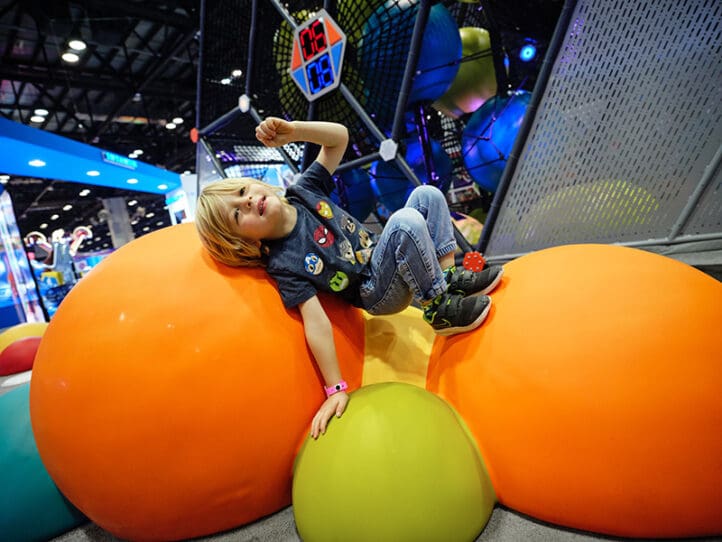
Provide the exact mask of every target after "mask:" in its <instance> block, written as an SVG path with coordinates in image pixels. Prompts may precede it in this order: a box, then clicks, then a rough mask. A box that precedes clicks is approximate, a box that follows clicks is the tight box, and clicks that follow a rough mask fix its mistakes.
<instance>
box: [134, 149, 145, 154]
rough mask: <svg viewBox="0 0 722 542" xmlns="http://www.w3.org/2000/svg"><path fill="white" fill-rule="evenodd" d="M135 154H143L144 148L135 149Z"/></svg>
mask: <svg viewBox="0 0 722 542" xmlns="http://www.w3.org/2000/svg"><path fill="white" fill-rule="evenodd" d="M133 154H136V155H138V156H140V155H141V154H143V149H135V150H134V151H133Z"/></svg>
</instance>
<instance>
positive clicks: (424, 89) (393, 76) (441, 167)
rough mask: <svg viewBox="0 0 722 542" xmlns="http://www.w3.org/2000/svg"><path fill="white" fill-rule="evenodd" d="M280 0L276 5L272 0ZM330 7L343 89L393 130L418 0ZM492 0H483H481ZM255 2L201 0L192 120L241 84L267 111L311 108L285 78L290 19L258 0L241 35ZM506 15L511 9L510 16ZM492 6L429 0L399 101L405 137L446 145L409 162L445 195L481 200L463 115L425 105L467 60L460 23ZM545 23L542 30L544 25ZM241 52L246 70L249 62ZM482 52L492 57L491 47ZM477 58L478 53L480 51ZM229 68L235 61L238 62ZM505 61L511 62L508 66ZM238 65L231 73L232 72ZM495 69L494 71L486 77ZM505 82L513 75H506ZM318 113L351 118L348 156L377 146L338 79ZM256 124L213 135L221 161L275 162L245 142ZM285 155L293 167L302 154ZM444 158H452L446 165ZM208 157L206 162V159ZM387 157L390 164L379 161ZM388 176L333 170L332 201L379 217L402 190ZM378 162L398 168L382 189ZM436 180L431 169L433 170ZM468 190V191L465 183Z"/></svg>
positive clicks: (218, 111)
mask: <svg viewBox="0 0 722 542" xmlns="http://www.w3.org/2000/svg"><path fill="white" fill-rule="evenodd" d="M279 4H280V3H279ZM282 4H283V7H284V9H285V11H286V13H287V15H288V16H289V17H291V18H292V19H293V20H294V21H295V23H296V24H301V23H303V22H304V21H306V20H307V19H308V18H309V17H311V16H313V15H314V14H315V13H316V12H317V11H318V10H320V9H321V8H322V7H323V2H322V1H321V0H316V1H308V0H288V1H284V2H283V3H282ZM332 4H335V5H332V6H331V7H330V8H329V9H328V11H329V12H330V14H331V16H332V17H333V18H334V20H335V21H336V22H337V23H338V25H339V26H340V27H341V28H342V29H343V31H344V32H345V34H346V36H347V44H346V51H345V54H344V60H343V69H342V83H343V85H345V86H346V88H348V90H349V91H350V93H351V94H352V95H353V96H354V97H355V99H356V101H357V102H358V103H359V104H360V105H361V106H362V107H363V109H364V111H366V113H367V115H368V116H369V117H370V118H371V119H372V120H373V121H374V123H375V124H376V126H377V127H378V128H379V129H380V130H381V131H382V132H383V133H384V134H386V136H388V135H390V133H391V129H392V124H393V120H394V115H395V111H396V107H397V101H398V96H399V91H400V89H401V84H402V79H403V75H404V70H405V67H406V60H407V57H408V55H409V50H410V45H411V37H412V33H413V28H414V23H415V20H416V15H417V11H418V1H417V0H386V1H384V0H339V1H337V2H335V3H333V2H332ZM492 4H494V3H492ZM487 5H488V3H487ZM252 8H253V2H252V1H251V0H206V2H205V12H204V24H203V29H202V45H203V46H202V55H203V56H202V62H201V75H200V82H199V90H200V92H199V106H198V111H199V125H200V126H201V127H203V126H206V125H208V124H210V123H211V122H213V121H214V120H216V119H218V118H219V117H221V116H222V115H224V114H225V113H227V112H228V111H230V110H232V109H233V108H234V107H237V104H238V98H239V96H240V95H242V94H244V93H246V92H247V91H248V94H249V96H250V97H251V103H252V105H253V107H254V108H255V109H256V110H257V111H258V113H259V114H260V115H261V116H263V117H265V116H271V115H276V116H282V117H284V118H287V119H289V120H291V119H306V118H309V113H310V108H309V103H308V101H307V100H306V98H305V96H304V95H303V93H302V92H301V91H300V90H299V89H298V87H297V86H296V84H295V83H294V82H293V80H292V79H291V76H290V73H289V70H288V67H289V64H290V58H291V53H292V40H293V29H292V27H291V25H290V24H289V23H288V22H287V21H286V20H285V18H284V16H283V15H282V14H281V13H280V12H279V11H278V8H277V7H276V5H274V3H273V2H271V1H270V0H259V1H258V2H257V15H258V17H257V20H258V27H257V31H256V34H255V40H254V41H253V43H249V33H250V30H251V29H250V25H251V11H252ZM496 9H497V10H501V11H503V16H504V17H507V18H508V17H509V16H510V15H513V14H510V12H509V8H508V7H505V6H504V5H502V3H499V6H497V7H496ZM512 18H513V17H512ZM488 26H489V14H488V12H487V11H485V10H484V9H482V4H481V3H479V4H470V3H464V2H458V1H456V0H445V1H443V2H435V3H434V4H433V5H432V7H431V11H430V14H429V21H428V23H427V32H426V33H425V35H424V39H423V45H422V51H421V53H420V55H419V64H418V65H417V70H416V74H415V79H414V84H413V86H412V89H411V93H410V96H409V100H408V102H409V103H408V104H407V107H406V115H405V119H406V122H405V126H404V129H403V130H402V138H401V139H402V146H401V149H402V151H401V152H403V151H404V149H406V148H408V149H409V152H413V148H414V147H420V148H423V149H426V150H427V151H428V150H430V149H432V148H433V149H437V147H439V148H441V149H443V153H444V154H445V156H440V155H438V151H436V150H435V152H434V153H433V154H434V155H435V156H438V158H439V159H440V161H441V162H443V163H436V162H437V160H436V159H435V158H433V157H432V159H431V160H423V159H422V160H420V161H417V162H418V164H417V165H416V166H413V164H412V167H413V169H414V171H415V172H416V173H417V176H418V177H419V178H420V179H421V181H422V182H433V183H434V184H437V185H438V186H440V187H441V188H442V189H446V188H449V187H450V188H451V189H452V190H453V191H454V192H455V193H456V196H454V197H450V198H449V199H450V201H451V202H452V204H453V203H454V202H455V201H459V199H460V198H459V195H458V194H462V196H461V200H464V199H469V198H475V199H476V200H479V199H480V196H481V199H482V200H483V201H484V202H485V203H488V199H489V198H488V197H487V198H486V199H484V196H488V194H483V193H482V194H480V192H483V191H480V190H479V189H478V187H477V186H476V185H475V184H474V183H473V182H472V180H471V177H470V176H469V175H468V173H467V171H466V169H465V167H464V163H463V159H462V157H461V145H460V140H461V134H462V131H463V129H464V127H465V124H466V121H467V120H468V115H464V114H462V115H460V116H458V117H456V118H452V117H449V116H447V115H445V114H442V113H441V112H440V111H439V110H438V109H437V108H435V107H434V106H433V105H432V104H433V103H434V101H435V100H437V99H438V98H440V97H441V96H442V95H443V94H444V92H445V91H446V90H447V88H448V87H449V85H450V84H451V83H452V81H453V80H454V78H455V76H456V74H457V72H458V70H459V66H460V64H461V62H463V61H468V60H470V58H466V59H464V58H463V55H462V45H461V40H460V38H459V29H460V28H463V27H477V28H488ZM551 30H553V28H552V29H550V30H549V32H551ZM249 50H250V51H251V52H252V57H253V68H252V70H251V73H247V71H248V56H249ZM481 54H482V55H490V54H491V50H490V48H489V50H486V51H483V52H482V53H481ZM476 57H477V58H478V57H479V53H478V52H477V53H476ZM234 70H239V71H236V72H234ZM512 71H513V70H512ZM234 73H235V75H234ZM492 78H493V75H492ZM512 83H513V82H512ZM314 108H315V112H314V113H315V118H317V119H319V120H328V121H336V122H341V123H343V124H345V125H346V126H347V127H348V128H349V133H350V136H351V141H350V144H349V149H348V151H347V155H346V157H345V159H346V160H354V159H357V158H362V157H365V156H368V155H370V154H372V153H374V152H376V151H378V148H379V141H378V139H377V138H376V137H374V135H373V133H374V131H373V130H371V129H369V127H367V126H366V125H365V124H364V122H363V121H362V119H361V118H360V117H359V115H358V114H357V113H356V112H355V111H354V109H353V108H352V107H351V105H350V104H349V103H348V102H347V101H346V99H345V98H344V96H343V95H342V93H341V92H340V90H339V89H337V90H334V91H332V92H330V93H329V94H327V95H325V96H323V97H321V98H319V99H318V100H316V102H315V106H314ZM255 126H256V123H255V121H254V120H253V118H252V117H251V116H250V115H243V114H241V115H238V116H237V117H236V118H235V119H234V120H232V121H231V122H228V123H227V124H226V125H225V126H223V127H222V128H220V129H219V130H218V131H217V132H215V133H214V134H213V135H211V136H208V137H207V144H208V145H209V147H210V148H212V149H213V152H214V153H215V154H216V157H217V158H218V159H219V160H220V162H221V165H222V167H223V168H224V170H229V169H230V168H234V169H233V171H238V167H236V166H239V165H243V166H244V168H245V169H243V171H246V172H251V173H246V174H249V175H250V174H253V173H258V172H261V171H262V170H263V165H262V163H263V162H264V161H266V160H267V161H268V163H280V162H282V157H281V155H280V153H276V154H270V155H269V154H264V153H254V152H252V148H253V147H257V146H259V144H258V143H257V142H256V140H255V137H254V130H255ZM297 150H298V149H296V150H293V149H292V150H291V152H290V153H289V154H290V155H291V156H292V157H293V159H294V160H295V161H296V164H297V165H298V166H300V161H301V159H300V158H301V155H302V153H301V152H296V151H297ZM447 161H450V163H451V167H448V164H447ZM206 163H209V160H208V159H207V157H206ZM383 165H384V166H388V165H389V164H383ZM390 167H391V169H392V171H391V173H390V174H389V168H388V167H380V166H379V164H377V163H373V164H366V165H365V166H364V167H361V168H356V169H355V170H353V171H348V172H344V173H343V174H342V175H338V176H337V185H338V191H337V200H338V201H339V202H340V203H341V204H343V205H344V206H346V207H347V208H349V209H351V210H352V212H353V214H354V215H356V216H359V218H364V216H360V215H368V213H376V214H378V215H379V216H381V217H383V215H385V214H386V213H387V212H390V211H393V210H394V208H395V207H396V203H395V202H397V201H401V200H403V194H404V192H405V191H406V190H407V189H408V182H407V180H406V179H405V178H404V176H403V175H402V174H401V173H400V171H398V170H394V168H393V166H390ZM380 169H382V170H383V171H384V176H385V177H396V175H397V174H398V177H399V178H400V182H399V183H398V186H397V187H395V188H394V189H393V190H389V189H388V185H386V188H383V187H381V188H379V183H377V182H376V179H375V175H376V172H377V170H380ZM440 172H441V173H442V174H443V176H444V178H441V179H440V178H439V173H440ZM472 188H473V189H472Z"/></svg>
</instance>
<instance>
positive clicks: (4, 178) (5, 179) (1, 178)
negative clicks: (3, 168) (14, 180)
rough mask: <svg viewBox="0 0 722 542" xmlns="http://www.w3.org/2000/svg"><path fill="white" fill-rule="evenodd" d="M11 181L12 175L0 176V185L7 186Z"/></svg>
mask: <svg viewBox="0 0 722 542" xmlns="http://www.w3.org/2000/svg"><path fill="white" fill-rule="evenodd" d="M9 180H10V175H0V183H3V184H5V183H6V182H8V181H9Z"/></svg>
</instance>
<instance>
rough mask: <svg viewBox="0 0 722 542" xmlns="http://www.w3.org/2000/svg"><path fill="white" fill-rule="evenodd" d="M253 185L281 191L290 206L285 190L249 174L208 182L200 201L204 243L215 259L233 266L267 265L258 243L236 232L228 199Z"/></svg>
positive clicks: (199, 220) (198, 212)
mask: <svg viewBox="0 0 722 542" xmlns="http://www.w3.org/2000/svg"><path fill="white" fill-rule="evenodd" d="M250 184H262V185H264V186H266V187H268V188H269V189H270V190H271V191H273V192H275V193H277V194H278V196H279V197H280V198H281V201H283V202H284V203H285V204H287V205H290V204H289V203H288V201H287V200H286V198H284V197H283V189H281V188H278V187H275V186H270V185H268V184H266V183H264V182H262V181H259V180H256V179H251V178H248V177H241V178H231V179H222V180H220V181H215V182H212V183H210V184H207V185H206V186H204V187H203V189H202V190H201V193H200V196H198V201H197V203H196V218H195V223H196V229H197V230H198V234H199V235H200V238H201V243H202V244H203V246H204V247H205V248H206V250H208V252H209V253H210V255H211V256H212V257H213V258H214V259H216V260H218V261H219V262H221V263H224V264H226V265H230V266H232V267H259V266H263V265H264V263H263V260H262V259H261V247H260V246H259V245H258V243H257V242H255V241H248V240H246V239H243V238H242V237H239V236H238V234H237V233H235V232H234V231H233V229H232V227H231V224H230V219H229V213H228V207H227V203H226V201H225V200H226V198H227V197H228V196H237V195H238V194H239V192H240V190H241V188H245V187H247V186H248V185H250Z"/></svg>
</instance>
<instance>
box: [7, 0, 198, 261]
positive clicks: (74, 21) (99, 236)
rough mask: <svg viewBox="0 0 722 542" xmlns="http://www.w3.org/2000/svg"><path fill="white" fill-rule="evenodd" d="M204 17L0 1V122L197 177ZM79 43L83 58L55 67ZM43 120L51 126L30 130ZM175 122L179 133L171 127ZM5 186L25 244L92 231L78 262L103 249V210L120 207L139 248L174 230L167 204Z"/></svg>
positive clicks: (60, 1)
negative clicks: (31, 235) (84, 228)
mask: <svg viewBox="0 0 722 542" xmlns="http://www.w3.org/2000/svg"><path fill="white" fill-rule="evenodd" d="M199 6H200V2H199V1H198V0H166V1H158V2H147V1H144V0H0V55H1V60H0V114H2V115H3V116H4V117H5V118H7V119H9V120H13V121H16V122H21V123H23V124H27V125H29V126H34V127H37V128H41V129H43V130H47V131H50V132H53V133H56V134H59V135H62V136H65V137H68V138H72V139H75V140H78V141H81V142H83V143H87V144H90V145H94V146H97V147H100V148H103V149H106V150H110V151H113V152H115V153H117V154H121V155H126V156H127V155H128V154H130V153H133V152H134V151H136V150H137V149H140V150H142V151H143V154H142V155H139V156H138V157H137V159H138V160H141V161H143V162H146V163H149V164H151V165H155V166H159V167H163V168H165V169H168V170H171V171H174V172H178V173H182V172H184V171H193V170H194V169H195V145H194V144H193V143H192V142H191V141H190V138H189V131H190V129H191V128H193V126H194V125H195V120H196V86H197V68H198V47H199V45H198V29H199V9H200V7H199ZM74 39H80V40H82V41H84V42H85V44H86V48H85V49H84V50H82V51H75V53H76V54H77V56H78V57H79V59H78V60H77V62H74V63H69V62H67V61H65V60H63V58H62V56H63V54H64V53H66V52H73V51H72V49H70V47H69V42H70V40H74ZM38 109H42V110H45V111H47V114H44V115H40V116H41V117H42V118H33V117H35V116H36V115H37V112H36V110H38ZM40 113H42V111H41V112H40ZM178 118H179V119H182V123H179V122H177V121H176V122H175V124H176V126H175V128H172V127H171V126H172V125H171V126H169V123H171V122H172V121H173V120H174V119H178ZM0 156H1V155H0ZM2 173H4V172H3V171H2V158H1V157H0V174H2ZM0 180H2V181H3V182H4V184H5V188H6V190H7V191H8V192H9V193H10V195H11V198H12V200H13V205H14V208H15V214H16V217H17V219H18V225H19V227H20V230H21V233H22V234H27V233H28V232H29V231H33V230H39V231H41V232H43V233H45V234H46V235H47V236H48V237H49V236H50V233H51V232H52V231H53V230H55V229H58V228H63V229H65V230H66V231H72V229H73V228H74V227H76V226H78V225H91V227H92V228H93V232H94V241H92V242H86V243H84V244H83V246H82V247H81V250H83V251H86V250H94V249H98V248H103V246H104V245H106V244H108V243H110V237H109V235H108V231H107V225H106V224H105V222H104V219H105V217H104V213H103V212H102V210H103V204H102V201H101V198H107V197H113V196H122V197H125V198H126V200H127V201H128V203H129V214H130V216H131V219H132V220H133V222H134V224H133V227H134V230H135V233H136V236H140V235H142V234H143V233H145V232H147V231H149V229H150V230H152V229H157V228H158V227H160V226H163V225H168V224H170V220H169V218H168V213H167V211H165V210H164V209H163V207H164V204H165V203H164V198H163V197H162V196H158V195H153V194H147V193H140V192H135V193H134V192H130V191H126V190H118V189H109V188H101V187H93V186H89V185H81V184H76V183H67V182H60V181H53V180H43V179H33V178H25V177H13V176H11V177H10V178H9V179H6V178H4V177H0ZM88 188H89V189H90V193H88V194H87V195H84V196H83V195H81V194H80V193H81V191H82V190H83V189H88ZM133 201H135V202H136V203H132V202H133ZM67 205H72V206H73V207H72V208H67ZM64 207H65V208H66V210H63V208H64ZM53 215H58V218H56V219H54V220H51V217H52V216H53ZM149 215H150V216H149ZM43 224H46V226H45V227H43ZM146 228H148V229H146ZM144 229H145V231H144Z"/></svg>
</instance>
